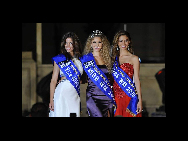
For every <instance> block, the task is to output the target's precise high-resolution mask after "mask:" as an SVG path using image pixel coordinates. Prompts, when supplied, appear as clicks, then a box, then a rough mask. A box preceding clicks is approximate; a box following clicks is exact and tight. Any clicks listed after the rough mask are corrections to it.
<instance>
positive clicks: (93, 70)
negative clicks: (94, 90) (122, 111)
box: [80, 53, 116, 113]
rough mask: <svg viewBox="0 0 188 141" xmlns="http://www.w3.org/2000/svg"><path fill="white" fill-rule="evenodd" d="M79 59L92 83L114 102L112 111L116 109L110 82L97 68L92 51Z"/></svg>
mask: <svg viewBox="0 0 188 141" xmlns="http://www.w3.org/2000/svg"><path fill="white" fill-rule="evenodd" d="M80 61H81V62H82V66H83V68H84V70H85V72H86V73H87V75H88V77H89V78H90V79H91V80H92V81H93V83H94V84H95V85H96V86H97V87H98V88H99V89H100V90H101V91H102V92H103V93H104V94H105V95H106V96H107V97H109V98H110V99H111V101H112V103H113V104H114V113H115V110H116V102H115V98H114V94H113V91H112V89H111V86H110V82H109V80H108V78H107V77H106V75H105V74H104V73H103V71H101V69H100V68H98V66H97V64H96V62H95V59H94V57H93V54H92V53H88V54H86V55H84V56H83V57H82V58H81V59H80Z"/></svg>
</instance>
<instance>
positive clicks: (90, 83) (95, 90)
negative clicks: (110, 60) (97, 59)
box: [86, 65, 108, 95]
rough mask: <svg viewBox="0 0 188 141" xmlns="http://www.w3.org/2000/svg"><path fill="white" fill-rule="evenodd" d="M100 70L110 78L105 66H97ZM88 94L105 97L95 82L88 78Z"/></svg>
mask: <svg viewBox="0 0 188 141" xmlns="http://www.w3.org/2000/svg"><path fill="white" fill-rule="evenodd" d="M97 66H98V67H99V69H101V71H102V72H103V73H104V74H105V75H106V76H107V77H108V69H107V68H106V66H105V65H97ZM86 91H87V92H89V93H90V94H92V95H105V94H104V93H103V92H102V91H101V90H100V89H99V88H98V87H97V86H96V85H95V83H93V81H92V80H91V79H90V78H89V77H88V86H87V90H86Z"/></svg>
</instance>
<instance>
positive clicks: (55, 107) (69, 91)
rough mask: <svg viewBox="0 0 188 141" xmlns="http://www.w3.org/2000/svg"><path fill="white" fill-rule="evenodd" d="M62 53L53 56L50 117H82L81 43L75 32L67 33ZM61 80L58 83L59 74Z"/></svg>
mask: <svg viewBox="0 0 188 141" xmlns="http://www.w3.org/2000/svg"><path fill="white" fill-rule="evenodd" d="M60 50H61V53H62V54H59V55H57V56H55V57H53V58H52V61H53V64H54V68H53V74H52V79H51V83H50V103H49V108H50V113H49V117H70V113H76V117H80V96H79V94H80V93H79V91H80V77H81V75H82V74H83V68H82V64H81V62H80V60H79V58H80V57H81V43H80V41H79V39H78V37H77V35H76V34H75V33H73V32H68V33H66V34H65V35H64V36H63V38H62V42H61V49H60ZM59 74H60V77H61V81H60V83H59V84H58V85H57V87H56V84H57V80H58V75H59Z"/></svg>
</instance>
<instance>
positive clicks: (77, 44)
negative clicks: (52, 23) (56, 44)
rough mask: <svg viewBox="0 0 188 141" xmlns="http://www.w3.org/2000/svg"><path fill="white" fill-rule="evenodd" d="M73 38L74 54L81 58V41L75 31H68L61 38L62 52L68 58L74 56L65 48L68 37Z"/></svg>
mask: <svg viewBox="0 0 188 141" xmlns="http://www.w3.org/2000/svg"><path fill="white" fill-rule="evenodd" d="M67 38H71V39H72V40H73V48H74V49H73V54H74V57H76V58H79V57H81V42H80V40H79V38H78V36H77V35H76V34H75V33H73V32H67V33H66V34H65V35H64V36H63V37H62V39H61V47H60V52H61V53H63V54H64V55H65V56H66V58H67V59H68V60H70V59H72V58H73V57H72V56H71V55H70V53H68V52H67V51H66V49H65V44H66V39H67Z"/></svg>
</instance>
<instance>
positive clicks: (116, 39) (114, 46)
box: [112, 30, 134, 62]
mask: <svg viewBox="0 0 188 141" xmlns="http://www.w3.org/2000/svg"><path fill="white" fill-rule="evenodd" d="M121 35H126V36H127V37H128V38H129V41H130V43H129V52H130V53H131V54H133V53H134V51H133V47H132V40H131V36H130V34H129V32H127V31H124V30H120V31H118V32H117V33H116V35H115V36H114V39H113V42H112V62H114V60H115V57H116V56H119V55H120V49H117V48H119V47H118V42H119V37H120V36H121Z"/></svg>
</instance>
